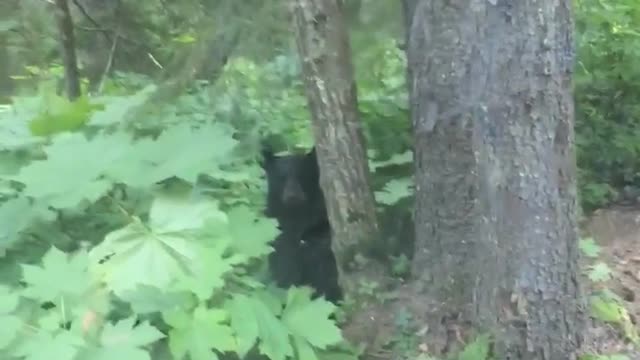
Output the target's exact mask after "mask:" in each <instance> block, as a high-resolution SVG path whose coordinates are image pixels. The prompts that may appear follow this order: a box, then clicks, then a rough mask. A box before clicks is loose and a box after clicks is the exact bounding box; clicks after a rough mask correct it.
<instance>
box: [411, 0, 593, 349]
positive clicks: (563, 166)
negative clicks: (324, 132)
mask: <svg viewBox="0 0 640 360" xmlns="http://www.w3.org/2000/svg"><path fill="white" fill-rule="evenodd" d="M492 3H493V4H497V5H492ZM414 11H415V15H414V16H413V17H412V19H413V20H412V21H411V29H410V31H411V35H410V37H409V39H410V40H409V44H408V63H409V67H410V69H411V71H410V74H411V75H410V79H409V82H410V86H409V88H410V90H411V112H412V120H413V127H414V135H415V164H416V190H417V191H416V236H417V238H416V254H415V257H414V264H413V271H414V274H415V276H416V277H417V281H418V282H420V285H423V286H420V287H419V288H423V289H429V290H433V292H434V295H436V296H437V298H438V299H439V300H440V301H442V303H443V304H444V303H445V302H446V306H443V309H442V312H440V313H439V316H440V319H438V320H441V321H442V320H444V323H445V324H448V325H451V326H453V324H450V323H449V322H447V321H452V319H455V320H453V322H455V323H456V324H455V325H456V326H459V325H460V324H462V323H464V322H465V321H470V322H469V323H470V324H473V325H474V326H475V327H476V329H480V330H484V331H492V332H493V334H494V335H495V336H496V344H495V345H496V346H495V348H494V351H495V353H496V354H495V358H496V359H537V360H541V359H547V360H562V359H575V358H576V349H577V348H578V345H579V343H580V341H581V340H580V339H581V337H580V335H579V332H580V330H581V319H582V314H581V312H580V306H579V286H578V274H577V273H578V264H577V260H578V248H577V240H578V234H577V225H576V185H575V176H576V174H575V172H576V170H575V159H574V144H573V142H574V132H573V120H574V114H573V100H572V90H571V88H572V84H571V75H572V70H573V57H574V49H573V46H574V45H573V39H572V25H573V24H572V11H571V1H570V0H546V1H534V0H519V1H498V2H491V1H462V0H460V1H451V0H419V1H418V3H417V5H416V8H415V9H414ZM436 271H437V272H436ZM429 274H431V275H432V276H433V277H430V276H429ZM425 291H426V290H425ZM439 326H440V328H446V327H447V326H444V327H443V326H442V325H439ZM432 329H433V327H432ZM445 350H446V349H445Z"/></svg>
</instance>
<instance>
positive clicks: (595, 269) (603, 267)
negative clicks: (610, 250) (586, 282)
mask: <svg viewBox="0 0 640 360" xmlns="http://www.w3.org/2000/svg"><path fill="white" fill-rule="evenodd" d="M589 279H590V280H591V281H594V282H597V281H607V280H609V279H611V268H610V267H609V266H608V265H607V264H605V263H603V262H599V263H597V264H595V265H592V266H591V267H590V271H589Z"/></svg>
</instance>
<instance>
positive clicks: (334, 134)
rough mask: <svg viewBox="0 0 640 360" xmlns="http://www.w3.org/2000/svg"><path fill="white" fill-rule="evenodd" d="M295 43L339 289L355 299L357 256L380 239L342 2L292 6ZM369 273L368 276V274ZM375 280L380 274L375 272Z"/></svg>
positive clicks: (317, 0) (304, 1) (302, 0)
mask: <svg viewBox="0 0 640 360" xmlns="http://www.w3.org/2000/svg"><path fill="white" fill-rule="evenodd" d="M291 10H292V13H293V21H294V29H295V33H296V43H297V46H298V51H299V53H300V58H301V60H302V69H303V75H304V82H305V85H306V93H307V98H308V103H309V108H310V110H311V115H312V120H313V121H312V123H313V124H312V127H313V133H314V137H315V140H316V148H317V153H318V159H319V163H320V173H321V176H320V183H321V187H322V189H323V192H324V194H325V198H326V203H327V208H328V215H329V221H330V223H331V228H332V230H333V243H332V248H333V250H334V253H335V255H336V260H337V263H338V270H339V273H340V283H341V285H342V287H343V288H344V290H345V291H346V293H347V294H349V293H350V294H352V295H353V294H355V292H354V288H355V287H356V286H358V285H359V284H358V280H362V279H361V278H359V277H358V276H345V275H347V274H348V273H350V272H355V271H356V270H375V269H377V266H376V262H375V261H369V262H364V263H366V264H368V265H370V266H369V267H367V268H362V267H359V266H356V265H361V264H363V262H357V261H356V256H357V255H360V256H364V258H365V259H366V258H367V257H369V253H368V251H369V250H371V249H372V248H373V247H375V246H376V244H375V243H374V241H372V240H373V239H378V226H377V222H376V213H375V202H374V198H373V193H372V192H371V189H370V185H369V168H368V163H367V156H366V150H365V149H366V147H365V140H364V136H363V132H362V128H361V124H360V119H359V115H358V108H357V95H356V86H355V81H354V76H353V68H352V63H351V53H350V52H351V49H350V44H349V38H348V33H347V28H346V25H345V23H344V18H343V13H342V9H341V1H339V0H291ZM367 272H368V271H367ZM373 273H374V274H378V273H379V272H377V271H374V272H373Z"/></svg>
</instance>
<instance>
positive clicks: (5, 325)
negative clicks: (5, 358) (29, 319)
mask: <svg viewBox="0 0 640 360" xmlns="http://www.w3.org/2000/svg"><path fill="white" fill-rule="evenodd" d="M19 300H20V299H19V297H18V295H17V294H14V293H12V292H11V290H10V289H9V288H8V287H5V286H1V285H0V324H2V326H0V349H3V348H5V347H7V346H8V345H9V344H11V342H13V340H15V339H16V338H17V336H18V335H19V334H20V332H19V331H20V328H21V327H22V321H21V320H20V318H18V317H17V316H13V315H11V313H12V312H14V311H15V310H16V309H17V308H18V304H19Z"/></svg>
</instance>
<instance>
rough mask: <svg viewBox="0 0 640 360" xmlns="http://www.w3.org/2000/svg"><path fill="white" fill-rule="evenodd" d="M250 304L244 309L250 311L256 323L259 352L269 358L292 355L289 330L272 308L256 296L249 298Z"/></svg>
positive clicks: (279, 358) (272, 359) (274, 358)
mask: <svg viewBox="0 0 640 360" xmlns="http://www.w3.org/2000/svg"><path fill="white" fill-rule="evenodd" d="M250 305H251V306H250V307H249V308H247V309H246V311H251V312H252V313H253V316H254V317H255V318H256V321H257V323H258V332H259V338H260V343H259V345H258V349H259V350H260V352H261V353H262V354H264V355H266V356H268V357H269V359H271V360H284V359H285V358H287V357H288V356H293V347H292V346H291V342H290V341H289V331H288V329H287V327H286V326H285V325H284V324H283V323H282V321H281V320H280V319H278V318H277V317H276V314H275V313H274V312H273V311H272V309H271V308H270V307H269V306H268V305H267V304H265V303H264V302H262V301H261V300H260V299H258V298H256V299H251V301H250Z"/></svg>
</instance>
